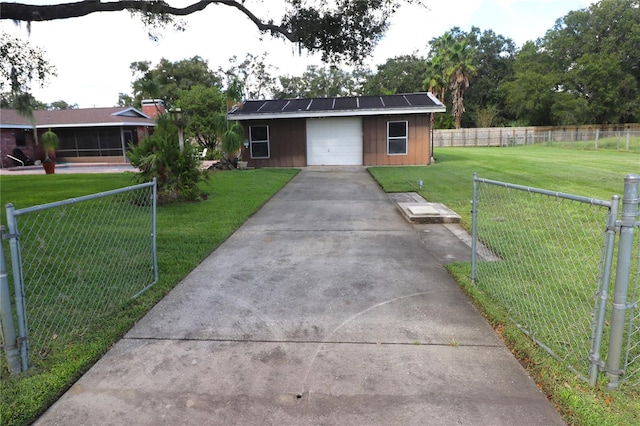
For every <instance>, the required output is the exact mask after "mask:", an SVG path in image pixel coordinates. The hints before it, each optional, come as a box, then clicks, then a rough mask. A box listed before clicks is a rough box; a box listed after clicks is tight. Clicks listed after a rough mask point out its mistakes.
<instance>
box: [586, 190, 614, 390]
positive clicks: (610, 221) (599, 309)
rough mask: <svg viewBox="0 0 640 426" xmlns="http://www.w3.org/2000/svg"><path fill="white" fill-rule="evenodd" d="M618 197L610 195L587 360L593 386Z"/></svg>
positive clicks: (607, 291)
mask: <svg viewBox="0 0 640 426" xmlns="http://www.w3.org/2000/svg"><path fill="white" fill-rule="evenodd" d="M619 204H620V197H619V196H617V195H614V196H613V197H611V208H610V209H609V215H608V216H607V230H606V234H605V244H604V245H605V246H604V250H603V256H604V263H603V266H602V275H601V280H602V281H601V283H600V292H599V293H600V294H599V295H598V299H599V300H598V303H597V305H596V323H595V327H594V331H593V336H592V342H593V343H592V345H591V353H590V354H589V360H590V361H591V368H590V370H589V384H590V385H591V386H595V385H596V383H597V381H598V372H599V371H600V367H602V366H603V365H602V364H601V359H600V351H601V349H602V338H603V334H604V325H605V320H606V313H607V301H608V300H609V285H610V283H611V266H612V264H613V249H614V247H615V240H616V230H615V226H616V220H617V219H618V206H619Z"/></svg>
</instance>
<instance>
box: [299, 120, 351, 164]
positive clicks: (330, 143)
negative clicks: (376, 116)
mask: <svg viewBox="0 0 640 426" xmlns="http://www.w3.org/2000/svg"><path fill="white" fill-rule="evenodd" d="M307 164H308V165H310V166H319V165H362V119H361V118H359V117H347V118H322V119H308V120H307Z"/></svg>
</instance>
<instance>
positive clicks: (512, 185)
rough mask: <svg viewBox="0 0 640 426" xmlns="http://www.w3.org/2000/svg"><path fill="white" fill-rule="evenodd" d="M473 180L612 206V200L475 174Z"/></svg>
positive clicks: (597, 204)
mask: <svg viewBox="0 0 640 426" xmlns="http://www.w3.org/2000/svg"><path fill="white" fill-rule="evenodd" d="M473 180H474V181H475V182H481V183H486V184H490V185H497V186H504V187H506V188H511V189H517V190H520V191H526V192H532V193H535V194H542V195H548V196H551V197H557V198H564V199H567V200H573V201H579V202H581V203H587V204H593V205H596V206H603V207H607V208H609V209H610V208H611V206H612V202H611V201H605V200H599V199H597V198H589V197H581V196H579V195H573V194H566V193H563V192H555V191H548V190H546V189H540V188H533V187H530V186H522V185H515V184H513V183H507V182H500V181H497V180H491V179H483V178H480V177H478V176H476V175H475V174H474V176H473Z"/></svg>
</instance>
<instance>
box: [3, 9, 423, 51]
mask: <svg viewBox="0 0 640 426" xmlns="http://www.w3.org/2000/svg"><path fill="white" fill-rule="evenodd" d="M282 2H284V3H285V5H286V12H285V13H284V15H283V16H282V17H281V18H280V20H279V22H275V21H274V20H272V19H261V18H260V17H258V16H257V15H256V14H255V13H253V12H252V10H251V9H250V7H251V6H249V4H250V3H251V1H245V0H200V1H194V2H193V3H192V4H190V5H188V6H184V7H175V6H172V5H170V4H169V3H168V2H166V1H163V0H121V1H111V2H102V1H97V0H87V1H79V2H71V3H60V4H54V5H49V6H38V5H31V4H24V3H14V2H0V19H10V20H14V21H22V22H29V23H31V22H38V21H51V20H56V19H68V18H77V17H81V16H86V15H90V14H92V13H99V12H117V11H124V10H128V11H131V12H134V13H138V14H141V15H142V17H143V19H144V20H145V22H146V23H147V24H151V25H154V24H156V25H167V24H172V23H176V21H175V19H176V18H177V17H181V16H187V15H190V14H192V13H196V12H199V11H202V10H204V9H205V8H207V7H208V6H210V5H224V6H228V7H232V8H235V9H236V10H238V12H239V13H242V14H243V15H245V16H246V17H247V18H248V19H250V20H251V21H252V22H253V23H254V24H255V25H256V26H257V27H258V29H259V30H260V31H262V32H264V33H267V34H270V35H271V36H274V37H283V38H285V39H287V40H289V41H291V42H293V43H298V44H299V45H300V47H301V48H302V49H306V50H308V51H309V52H313V53H321V54H322V57H323V59H324V60H327V61H329V60H333V61H335V60H348V61H350V62H356V63H359V62H361V61H362V59H363V58H365V57H366V56H368V55H369V54H370V53H371V51H372V50H373V48H374V47H375V45H376V43H377V42H378V40H380V38H381V37H382V36H383V35H384V33H385V31H386V30H387V28H388V25H389V17H390V16H391V15H392V14H393V13H394V12H395V11H396V10H397V8H398V7H399V6H400V4H401V3H420V0H333V1H311V0H282ZM179 27H180V26H179ZM180 28H181V27H180Z"/></svg>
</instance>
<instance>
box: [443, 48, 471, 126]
mask: <svg viewBox="0 0 640 426" xmlns="http://www.w3.org/2000/svg"><path fill="white" fill-rule="evenodd" d="M474 53H475V51H474V49H473V47H472V46H470V45H469V44H468V43H467V41H466V40H460V41H456V42H455V43H454V44H453V46H451V49H450V51H449V57H450V61H451V62H450V67H449V69H448V70H447V74H448V75H449V88H450V89H451V93H452V94H453V99H452V105H453V111H452V114H453V116H454V117H455V118H456V129H459V128H460V127H461V126H460V119H461V117H462V114H464V111H465V109H464V91H465V90H466V89H467V87H469V79H470V78H471V76H473V75H475V74H476V73H477V72H478V68H477V67H476V66H475V64H474Z"/></svg>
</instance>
